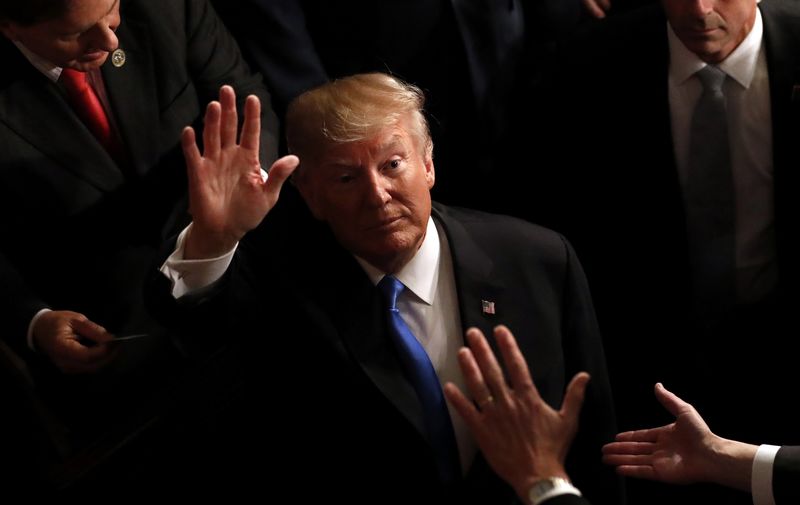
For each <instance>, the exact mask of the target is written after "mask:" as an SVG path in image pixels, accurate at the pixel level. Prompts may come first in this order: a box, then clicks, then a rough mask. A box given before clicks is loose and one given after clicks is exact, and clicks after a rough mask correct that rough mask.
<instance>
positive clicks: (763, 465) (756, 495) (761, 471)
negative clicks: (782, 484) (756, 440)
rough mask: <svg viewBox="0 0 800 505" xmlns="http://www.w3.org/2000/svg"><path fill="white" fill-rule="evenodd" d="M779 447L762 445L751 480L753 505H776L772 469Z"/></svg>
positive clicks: (757, 454)
mask: <svg viewBox="0 0 800 505" xmlns="http://www.w3.org/2000/svg"><path fill="white" fill-rule="evenodd" d="M778 449H780V447H779V446H777V445H766V444H765V445H761V446H759V448H758V450H757V451H756V457H755V458H754V459H753V473H752V477H751V479H750V489H751V491H752V493H753V505H775V497H774V496H773V494H772V467H773V466H774V464H775V455H776V454H778Z"/></svg>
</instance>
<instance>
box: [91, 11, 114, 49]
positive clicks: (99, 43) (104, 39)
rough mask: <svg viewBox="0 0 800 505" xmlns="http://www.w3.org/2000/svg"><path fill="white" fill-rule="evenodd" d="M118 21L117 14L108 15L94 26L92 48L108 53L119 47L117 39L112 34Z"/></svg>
mask: <svg viewBox="0 0 800 505" xmlns="http://www.w3.org/2000/svg"><path fill="white" fill-rule="evenodd" d="M119 19H120V18H119V14H115V15H109V16H108V17H106V18H103V19H101V20H100V21H99V22H98V23H97V24H96V25H95V26H94V33H93V36H94V37H93V39H92V45H93V46H94V48H96V49H100V50H102V51H109V52H110V51H113V50H114V49H116V48H117V47H119V39H117V34H116V33H114V32H115V30H116V29H117V27H118V26H119Z"/></svg>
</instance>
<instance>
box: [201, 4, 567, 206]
mask: <svg viewBox="0 0 800 505" xmlns="http://www.w3.org/2000/svg"><path fill="white" fill-rule="evenodd" d="M215 6H216V7H217V9H218V10H219V12H220V17H222V19H223V20H224V21H225V23H226V24H227V25H228V26H229V27H230V29H231V31H232V32H233V34H234V36H235V37H236V39H237V40H238V41H239V44H240V45H241V47H242V51H243V53H244V54H245V57H246V58H248V60H249V61H250V62H251V64H252V65H253V66H254V67H255V68H257V69H258V70H259V71H261V73H262V74H264V76H265V80H266V82H267V84H268V85H269V87H270V90H271V91H272V92H273V98H274V99H275V104H274V105H275V109H276V111H277V112H278V113H279V114H282V113H283V112H284V111H285V110H286V106H287V105H288V104H289V102H290V101H291V100H292V99H293V98H295V97H296V96H297V95H299V94H300V93H302V92H303V91H306V90H308V89H310V88H312V87H313V86H317V85H320V84H322V83H324V82H327V81H328V80H329V79H333V78H337V77H344V76H347V75H352V74H355V73H359V72H385V73H390V74H392V75H396V76H398V77H400V78H402V79H404V80H406V81H408V82H411V83H413V84H415V85H416V86H419V87H420V88H422V89H423V90H424V91H425V93H426V96H427V105H426V107H427V109H428V113H429V117H431V125H430V128H431V133H432V135H433V140H434V142H436V145H437V148H436V156H437V165H438V168H439V172H440V173H441V174H443V175H445V177H444V178H442V183H441V184H437V185H436V188H434V193H433V194H434V197H435V198H436V199H437V200H438V201H442V202H444V203H448V204H457V205H468V206H470V207H476V206H477V207H478V208H481V209H491V208H493V207H494V206H495V204H496V203H497V201H498V200H501V199H502V192H500V193H499V194H496V193H495V191H489V188H488V186H487V185H488V184H490V183H492V182H493V179H492V178H491V175H492V173H493V172H492V171H493V170H494V167H495V165H496V164H497V163H499V156H498V154H499V149H500V146H501V145H502V142H503V140H504V138H505V136H506V134H507V133H508V131H509V130H510V129H511V128H512V127H511V126H510V125H509V120H510V119H511V111H512V109H513V107H514V105H515V103H516V101H517V98H516V94H517V92H518V91H520V90H521V88H523V86H522V85H523V84H524V83H527V82H528V81H529V80H531V79H535V77H536V75H538V72H539V71H540V69H541V68H542V67H543V64H544V61H545V60H546V59H547V57H548V55H549V53H550V50H551V45H552V41H553V40H555V39H556V38H558V37H560V36H562V35H563V34H565V33H569V32H571V30H572V28H573V27H574V26H575V24H576V23H577V21H578V18H579V16H580V4H579V1H578V0H538V1H533V2H528V1H524V0H511V1H502V2H498V1H485V0H400V1H397V0H388V1H387V0H384V1H382V2H363V1H359V0H347V1H338V2H326V1H320V0H240V1H235V2H230V1H219V2H215ZM463 145H470V146H471V148H470V149H469V151H468V152H467V150H464V149H463V148H462V146H463ZM496 189H497V190H499V191H502V187H499V188H496Z"/></svg>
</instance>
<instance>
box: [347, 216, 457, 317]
mask: <svg viewBox="0 0 800 505" xmlns="http://www.w3.org/2000/svg"><path fill="white" fill-rule="evenodd" d="M440 256H441V244H440V241H439V233H438V232H437V231H436V225H435V224H434V223H433V218H432V217H428V227H427V229H426V231H425V238H424V239H423V240H422V245H421V246H420V247H419V249H418V250H417V253H416V254H415V255H414V257H413V258H411V261H409V262H408V263H406V264H405V265H404V266H403V268H401V269H400V270H399V271H397V272H396V273H395V274H394V276H395V277H396V278H397V280H399V281H400V282H402V283H403V285H404V286H405V287H406V289H408V290H409V291H411V292H412V293H414V294H415V295H416V296H417V298H419V299H420V300H422V301H423V302H425V303H427V304H428V305H432V304H433V299H434V294H435V293H436V285H437V284H438V281H439V276H438V275H437V273H438V271H439V257H440ZM355 258H356V260H357V261H358V263H359V264H360V265H361V268H363V269H364V272H366V274H367V276H368V277H369V280H370V281H372V283H373V284H375V285H377V284H378V282H380V280H381V279H383V277H384V276H385V275H386V273H385V272H382V271H381V270H379V269H377V268H375V267H374V266H372V265H370V264H369V263H368V262H367V261H366V260H364V259H362V258H359V257H358V256H356V257H355Z"/></svg>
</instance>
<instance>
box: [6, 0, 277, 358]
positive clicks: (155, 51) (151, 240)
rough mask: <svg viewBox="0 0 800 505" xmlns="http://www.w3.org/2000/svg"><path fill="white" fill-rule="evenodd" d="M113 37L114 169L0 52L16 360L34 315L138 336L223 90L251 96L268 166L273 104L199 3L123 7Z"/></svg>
mask: <svg viewBox="0 0 800 505" xmlns="http://www.w3.org/2000/svg"><path fill="white" fill-rule="evenodd" d="M121 17H122V22H121V24H120V26H119V28H118V30H117V36H118V38H119V43H120V48H121V49H123V50H124V51H125V53H126V55H127V58H126V61H125V64H124V65H123V66H121V67H115V66H113V65H112V63H111V58H110V57H109V59H108V61H107V62H106V63H105V64H104V65H103V67H102V75H103V79H104V82H105V87H106V89H107V92H108V98H109V101H110V107H111V111H112V113H113V117H114V120H115V121H116V124H117V126H118V130H119V133H120V136H121V138H122V141H123V143H124V145H125V147H126V150H127V153H126V154H127V160H128V162H129V165H130V166H128V167H123V168H121V167H119V166H117V165H116V164H115V162H114V161H113V160H112V159H111V158H110V156H109V155H108V154H107V153H106V151H104V149H103V148H102V147H101V145H100V144H99V143H98V142H97V141H96V140H95V138H94V137H93V136H92V134H91V133H90V132H89V130H88V129H87V128H86V127H85V126H84V125H83V124H82V123H81V122H80V120H79V119H78V118H77V116H76V115H75V114H74V113H73V112H72V110H71V108H70V105H69V104H68V102H67V101H66V99H65V95H64V93H63V92H62V91H61V89H60V88H59V86H58V85H56V84H54V83H52V82H50V81H49V80H48V79H47V78H45V76H44V75H42V74H41V73H40V72H39V71H38V70H36V69H35V68H34V67H33V66H32V65H31V64H30V63H29V62H28V61H27V60H26V59H25V58H24V57H23V56H22V54H21V53H20V52H19V50H17V48H16V47H14V46H13V45H12V44H11V43H10V42H9V41H8V40H5V39H3V40H2V41H0V58H2V61H3V62H4V71H3V74H2V76H1V77H0V215H2V218H1V219H0V234H2V236H3V240H2V243H1V244H0V275H2V282H1V283H0V314H2V319H3V321H4V326H3V330H2V338H3V339H4V340H6V341H7V342H9V343H10V344H11V345H12V346H13V347H14V348H15V349H16V350H17V351H18V352H20V353H22V354H24V353H25V347H26V345H25V343H24V338H25V334H26V331H27V326H28V324H29V322H30V320H31V317H32V316H33V315H34V314H35V312H36V311H38V310H39V309H41V308H43V307H52V308H54V309H62V310H63V309H71V310H76V311H80V312H83V313H84V314H86V315H87V316H88V317H89V318H90V319H93V320H95V321H96V322H98V323H99V324H102V325H105V326H106V327H107V328H108V329H109V330H111V331H133V332H139V331H141V330H142V327H141V324H142V321H143V311H142V310H140V308H141V305H142V304H141V301H140V299H141V295H140V293H141V287H140V286H141V284H142V282H141V279H142V278H143V276H144V272H145V270H146V267H147V266H149V263H150V261H152V255H153V252H154V251H155V249H157V246H158V245H159V244H160V243H161V241H162V240H163V239H164V238H165V237H166V236H169V235H170V234H171V233H172V232H171V228H172V226H174V222H172V221H173V220H174V219H175V217H176V216H178V215H179V212H178V211H179V209H181V208H182V207H183V206H184V204H181V200H182V195H183V194H184V193H185V187H186V183H185V175H184V173H185V167H184V163H183V156H182V153H181V151H180V147H179V136H180V133H181V130H182V129H183V127H184V126H186V125H190V124H193V123H197V122H198V121H199V120H200V119H201V118H202V113H203V111H204V108H205V105H206V103H207V102H208V101H210V100H212V99H214V98H216V96H217V92H218V89H219V86H221V85H222V84H225V83H229V84H233V85H234V86H235V88H236V90H237V93H238V94H239V98H240V103H243V100H244V97H245V96H246V95H247V94H250V93H255V94H257V95H259V96H260V97H261V100H262V103H263V104H264V107H263V109H262V110H263V114H262V131H263V134H262V148H263V150H264V151H263V156H262V157H263V158H264V161H265V162H267V161H271V160H272V159H274V158H275V154H276V149H277V143H276V131H277V125H276V120H275V117H274V114H273V113H272V112H271V110H270V108H269V105H268V104H269V94H268V93H267V91H266V88H265V87H264V85H263V84H262V82H261V80H260V78H258V77H257V75H253V74H252V73H251V72H250V71H249V69H248V67H247V65H246V64H245V63H244V61H243V60H242V58H241V56H240V53H239V50H238V48H237V46H236V44H235V42H234V41H233V39H232V38H231V37H230V35H229V34H228V32H227V31H226V30H225V28H224V27H223V26H222V24H221V22H220V21H219V20H218V18H217V17H216V15H215V14H214V12H213V10H212V9H211V7H210V6H209V4H208V3H207V2H206V1H205V0H169V1H165V2H155V3H154V2H148V1H139V0H127V1H124V2H122V6H121Z"/></svg>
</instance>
